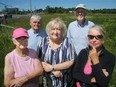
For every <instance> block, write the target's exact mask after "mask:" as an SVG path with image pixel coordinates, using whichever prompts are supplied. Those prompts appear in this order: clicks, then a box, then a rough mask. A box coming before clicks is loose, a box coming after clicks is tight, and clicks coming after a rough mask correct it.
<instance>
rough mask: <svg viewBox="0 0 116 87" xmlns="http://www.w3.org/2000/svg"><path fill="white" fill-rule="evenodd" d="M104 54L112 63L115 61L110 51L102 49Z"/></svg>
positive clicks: (115, 57) (115, 58)
mask: <svg viewBox="0 0 116 87" xmlns="http://www.w3.org/2000/svg"><path fill="white" fill-rule="evenodd" d="M104 54H105V55H106V56H107V57H108V58H109V59H112V60H113V61H115V60H116V56H115V55H114V54H112V53H111V52H110V51H108V50H106V49H104Z"/></svg>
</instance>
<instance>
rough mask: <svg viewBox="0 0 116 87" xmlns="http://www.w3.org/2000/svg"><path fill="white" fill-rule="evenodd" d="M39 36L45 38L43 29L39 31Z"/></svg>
mask: <svg viewBox="0 0 116 87" xmlns="http://www.w3.org/2000/svg"><path fill="white" fill-rule="evenodd" d="M39 35H41V36H44V37H45V36H47V34H46V31H45V30H44V29H40V30H39Z"/></svg>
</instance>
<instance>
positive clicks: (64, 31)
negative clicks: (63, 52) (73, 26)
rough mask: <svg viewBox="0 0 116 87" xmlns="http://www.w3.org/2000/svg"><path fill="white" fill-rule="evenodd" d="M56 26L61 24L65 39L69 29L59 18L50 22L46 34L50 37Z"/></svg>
mask: <svg viewBox="0 0 116 87" xmlns="http://www.w3.org/2000/svg"><path fill="white" fill-rule="evenodd" d="M55 24H59V26H60V28H61V31H62V33H63V37H64V36H65V35H66V32H67V28H66V24H65V23H64V21H63V20H62V19H61V18H59V17H57V18H54V19H51V21H49V22H48V24H47V25H46V33H47V34H48V36H49V32H50V30H51V29H52V28H53V27H54V25H55Z"/></svg>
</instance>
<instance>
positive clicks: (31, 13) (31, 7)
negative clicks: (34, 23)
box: [30, 0, 32, 14]
mask: <svg viewBox="0 0 116 87" xmlns="http://www.w3.org/2000/svg"><path fill="white" fill-rule="evenodd" d="M30 11H31V14H32V3H31V0H30Z"/></svg>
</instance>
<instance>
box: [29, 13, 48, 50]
mask: <svg viewBox="0 0 116 87" xmlns="http://www.w3.org/2000/svg"><path fill="white" fill-rule="evenodd" d="M30 25H31V29H29V30H28V34H29V39H28V48H32V49H34V50H35V51H37V47H38V45H39V44H40V42H41V38H42V37H45V36H47V34H46V32H45V31H44V30H43V29H41V16H39V15H32V16H31V18H30Z"/></svg>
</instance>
